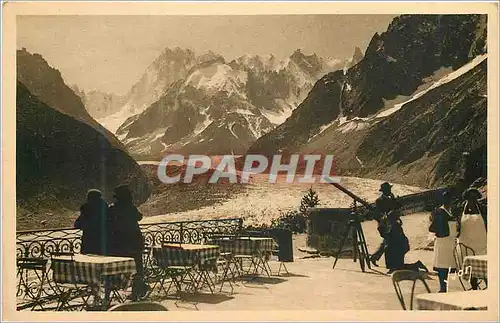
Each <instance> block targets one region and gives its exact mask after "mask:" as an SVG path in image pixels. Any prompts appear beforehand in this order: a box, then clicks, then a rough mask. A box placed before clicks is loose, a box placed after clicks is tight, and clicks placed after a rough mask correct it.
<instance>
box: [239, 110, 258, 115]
mask: <svg viewBox="0 0 500 323" xmlns="http://www.w3.org/2000/svg"><path fill="white" fill-rule="evenodd" d="M235 112H236V113H239V114H245V115H249V116H253V115H255V114H254V113H253V112H252V111H250V110H245V109H236V111H235Z"/></svg>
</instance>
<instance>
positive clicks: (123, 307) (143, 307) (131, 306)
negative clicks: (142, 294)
mask: <svg viewBox="0 0 500 323" xmlns="http://www.w3.org/2000/svg"><path fill="white" fill-rule="evenodd" d="M120 311H130V312H144V311H168V309H167V308H166V307H165V306H163V305H161V304H160V303H153V302H132V303H125V304H118V305H115V306H113V307H111V308H109V309H108V312H120Z"/></svg>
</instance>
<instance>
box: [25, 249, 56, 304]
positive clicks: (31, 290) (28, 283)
mask: <svg viewBox="0 0 500 323" xmlns="http://www.w3.org/2000/svg"><path fill="white" fill-rule="evenodd" d="M47 263H48V259H44V258H33V257H24V258H17V277H18V285H17V292H16V296H21V295H22V294H23V290H24V297H27V298H29V299H30V300H31V301H32V304H33V306H32V307H31V310H32V311H33V310H35V308H36V307H37V306H39V307H40V309H41V310H43V309H44V307H43V301H42V299H41V296H42V294H43V293H44V292H45V293H47V291H45V290H44V287H45V284H48V286H49V287H52V286H51V283H50V280H49V279H48V269H47Z"/></svg>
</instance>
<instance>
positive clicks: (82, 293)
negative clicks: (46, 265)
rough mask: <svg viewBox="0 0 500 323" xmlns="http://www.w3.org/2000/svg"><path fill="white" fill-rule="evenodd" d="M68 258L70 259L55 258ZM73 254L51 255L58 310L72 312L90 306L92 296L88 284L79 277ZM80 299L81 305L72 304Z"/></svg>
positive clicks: (60, 253) (59, 253)
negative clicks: (76, 308)
mask: <svg viewBox="0 0 500 323" xmlns="http://www.w3.org/2000/svg"><path fill="white" fill-rule="evenodd" d="M59 256H67V257H68V258H69V259H60V258H55V257H59ZM73 256H74V255H73V253H68V252H58V253H52V254H51V260H50V261H51V266H50V267H51V269H52V275H53V276H52V280H53V282H54V286H55V291H56V295H57V298H58V305H57V309H56V310H58V311H59V310H71V309H72V308H74V307H77V306H81V307H82V308H85V307H86V306H88V300H89V298H90V296H91V294H92V291H91V289H90V286H89V285H88V283H87V282H85V281H83V280H82V279H81V278H80V277H78V274H77V270H76V266H75V260H74V258H73ZM76 299H80V300H81V301H82V303H81V304H76V305H77V306H74V305H72V304H70V302H72V301H74V300H76Z"/></svg>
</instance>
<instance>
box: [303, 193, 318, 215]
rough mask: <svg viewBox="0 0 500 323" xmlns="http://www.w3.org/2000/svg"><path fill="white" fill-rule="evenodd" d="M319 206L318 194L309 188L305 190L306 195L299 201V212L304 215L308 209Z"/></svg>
mask: <svg viewBox="0 0 500 323" xmlns="http://www.w3.org/2000/svg"><path fill="white" fill-rule="evenodd" d="M318 204H319V197H318V193H316V191H314V190H313V189H312V187H311V188H309V190H307V193H306V195H304V197H303V198H302V200H301V201H300V209H299V210H300V212H301V213H302V214H306V211H307V209H308V208H311V207H316V206H317V205H318Z"/></svg>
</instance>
